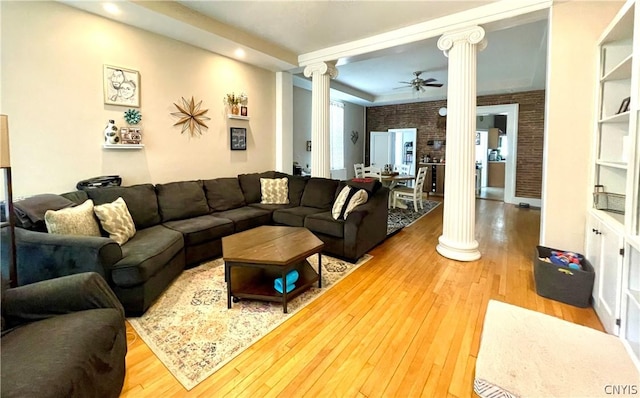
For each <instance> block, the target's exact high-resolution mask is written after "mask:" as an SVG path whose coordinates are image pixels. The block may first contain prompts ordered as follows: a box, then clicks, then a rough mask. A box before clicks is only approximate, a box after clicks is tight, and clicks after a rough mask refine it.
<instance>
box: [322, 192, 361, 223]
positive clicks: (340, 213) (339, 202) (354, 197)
mask: <svg viewBox="0 0 640 398" xmlns="http://www.w3.org/2000/svg"><path fill="white" fill-rule="evenodd" d="M368 199H369V194H368V193H367V191H365V190H364V189H358V188H355V187H351V186H346V187H344V188H342V190H341V191H340V193H339V194H338V197H337V198H336V201H335V202H334V204H333V209H331V215H332V216H333V218H334V219H335V220H346V219H347V217H348V216H349V213H351V212H352V211H353V209H355V207H356V206H358V205H361V204H363V203H366V202H367V200H368Z"/></svg>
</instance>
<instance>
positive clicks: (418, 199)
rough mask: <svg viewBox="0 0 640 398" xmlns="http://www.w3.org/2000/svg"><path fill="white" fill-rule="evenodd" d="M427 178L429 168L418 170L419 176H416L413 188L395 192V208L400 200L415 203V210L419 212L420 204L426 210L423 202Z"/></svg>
mask: <svg viewBox="0 0 640 398" xmlns="http://www.w3.org/2000/svg"><path fill="white" fill-rule="evenodd" d="M426 176H427V168H426V167H421V168H419V169H418V175H417V176H416V182H415V184H414V185H413V187H412V188H410V187H399V188H396V189H394V191H393V207H396V204H397V201H398V199H401V200H410V201H413V209H414V210H415V211H416V212H417V211H418V204H420V208H421V209H424V203H423V201H422V195H423V193H422V187H423V186H424V180H425V178H426Z"/></svg>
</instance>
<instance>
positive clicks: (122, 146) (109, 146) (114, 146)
mask: <svg viewBox="0 0 640 398" xmlns="http://www.w3.org/2000/svg"><path fill="white" fill-rule="evenodd" d="M102 148H104V149H142V148H144V144H102Z"/></svg>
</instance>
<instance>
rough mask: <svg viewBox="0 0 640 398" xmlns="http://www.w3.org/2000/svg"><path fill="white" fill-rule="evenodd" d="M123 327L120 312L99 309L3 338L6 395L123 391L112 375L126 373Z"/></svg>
mask: <svg viewBox="0 0 640 398" xmlns="http://www.w3.org/2000/svg"><path fill="white" fill-rule="evenodd" d="M122 323H123V321H122V314H121V313H120V311H119V310H117V309H115V308H100V309H93V310H88V311H78V312H72V313H69V314H61V315H57V316H54V317H50V318H47V319H43V320H39V321H38V322H31V323H29V324H26V325H24V326H21V327H18V328H16V329H14V330H13V331H11V332H9V333H7V334H4V335H3V336H2V359H1V361H2V395H3V396H7V397H8V396H14V397H72V396H75V397H89V396H94V397H107V396H113V394H114V391H119V390H120V388H121V387H122V379H121V378H120V379H119V381H118V380H115V379H114V376H115V375H110V373H111V372H112V371H113V370H114V367H120V368H121V370H120V372H123V370H124V353H123V352H122V351H120V350H121V348H120V344H122V342H123V340H124V338H123V337H122V336H118V335H119V334H120V333H124V331H123V328H124V325H122ZM116 325H119V327H116ZM116 356H119V357H120V359H116ZM114 361H121V363H118V362H114ZM116 364H117V365H116ZM120 377H122V376H120ZM96 381H98V382H97V383H96ZM116 396H117V395H116Z"/></svg>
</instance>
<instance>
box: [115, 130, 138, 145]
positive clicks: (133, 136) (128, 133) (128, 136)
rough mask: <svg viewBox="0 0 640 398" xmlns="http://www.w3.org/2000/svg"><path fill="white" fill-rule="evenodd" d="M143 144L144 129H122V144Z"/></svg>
mask: <svg viewBox="0 0 640 398" xmlns="http://www.w3.org/2000/svg"><path fill="white" fill-rule="evenodd" d="M141 142H142V129H141V128H140V127H121V128H120V143H122V144H136V145H137V144H140V143H141Z"/></svg>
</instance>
